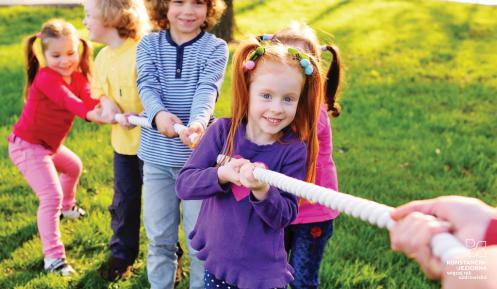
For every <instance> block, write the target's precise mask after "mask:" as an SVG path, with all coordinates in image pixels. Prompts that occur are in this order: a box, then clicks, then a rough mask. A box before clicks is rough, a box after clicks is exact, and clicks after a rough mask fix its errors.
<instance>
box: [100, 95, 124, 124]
mask: <svg viewBox="0 0 497 289" xmlns="http://www.w3.org/2000/svg"><path fill="white" fill-rule="evenodd" d="M100 105H101V106H102V119H103V120H104V123H116V120H115V119H114V116H115V115H116V114H117V113H121V110H120V109H119V107H118V106H117V104H116V103H115V102H114V101H112V99H110V98H109V97H108V96H102V97H101V98H100Z"/></svg>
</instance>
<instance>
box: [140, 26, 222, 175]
mask: <svg viewBox="0 0 497 289" xmlns="http://www.w3.org/2000/svg"><path fill="white" fill-rule="evenodd" d="M227 62H228V46H227V44H226V42H225V41H224V40H222V39H219V38H217V37H216V36H214V35H213V34H210V33H208V32H204V31H202V32H201V33H200V34H199V35H198V36H196V37H195V38H194V39H192V40H190V41H188V42H186V43H183V44H182V45H179V46H178V45H177V44H176V43H175V42H174V41H173V40H172V38H171V35H170V33H169V31H168V30H162V31H160V32H155V33H150V34H148V35H146V36H145V37H143V39H142V40H141V41H140V43H139V45H138V48H137V52H136V64H137V70H138V77H137V86H138V91H139V93H140V98H141V100H142V103H143V107H144V108H145V116H146V117H147V119H148V121H149V123H150V124H152V125H153V126H154V127H155V123H154V118H155V116H156V115H157V113H159V112H160V111H167V112H171V113H173V114H174V115H176V116H177V117H179V118H180V119H181V121H182V122H183V124H185V125H189V124H191V123H192V122H199V123H201V124H202V125H203V126H204V128H206V127H207V125H208V123H209V120H210V119H211V118H212V115H213V112H214V105H215V102H216V99H217V97H218V95H219V90H220V89H221V84H222V82H223V78H224V72H225V69H226V64H227ZM191 152H192V151H191V149H190V148H189V147H187V146H186V145H184V144H183V143H182V142H181V140H180V139H179V138H178V137H176V138H167V137H166V136H164V135H162V134H160V133H159V132H158V131H157V130H156V129H149V128H142V129H141V135H140V147H139V149H138V156H139V157H140V158H141V159H142V160H143V161H146V162H151V163H154V164H158V165H163V166H170V167H182V166H183V164H184V163H185V162H186V160H187V159H188V157H189V156H190V154H191Z"/></svg>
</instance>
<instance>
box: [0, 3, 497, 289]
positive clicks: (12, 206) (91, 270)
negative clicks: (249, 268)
mask: <svg viewBox="0 0 497 289" xmlns="http://www.w3.org/2000/svg"><path fill="white" fill-rule="evenodd" d="M234 2H235V5H236V7H235V11H236V20H237V22H238V26H239V29H238V33H237V34H238V39H242V38H243V37H245V36H246V35H248V34H260V33H264V32H265V33H268V32H272V31H274V30H276V29H278V28H280V27H282V26H284V25H286V24H288V23H289V21H291V20H302V21H306V22H308V23H310V24H311V25H312V27H313V28H315V29H316V30H317V32H318V34H319V37H320V39H321V40H322V41H323V42H330V41H334V42H335V43H336V44H338V46H339V47H340V48H341V52H342V56H343V63H344V65H345V73H346V79H345V81H344V84H345V85H344V88H343V94H342V100H341V103H342V105H343V108H344V109H343V114H342V116H340V117H339V118H337V119H334V120H332V126H333V132H334V149H335V150H334V159H335V161H336V164H337V167H338V172H339V181H340V190H341V191H343V192H347V193H350V194H353V195H357V196H360V197H365V198H368V199H372V200H375V201H378V202H381V203H385V204H387V205H391V206H396V205H399V204H402V203H404V202H407V201H409V200H413V199H419V198H429V197H433V196H437V195H445V194H459V195H468V196H475V197H478V198H481V199H483V200H484V201H486V202H488V203H491V204H493V205H495V204H496V203H497V196H496V194H495V193H496V192H497V165H496V164H497V149H496V147H497V146H496V145H495V144H496V142H495V140H496V139H497V128H496V126H495V120H496V119H497V113H496V108H497V100H496V99H495V95H497V71H496V70H495V67H497V54H496V53H495V47H496V46H497V39H496V38H495V35H496V33H497V19H496V18H495V17H494V15H495V13H496V12H497V9H496V8H494V7H487V6H475V5H465V4H456V3H448V2H438V1H415V2H414V1H413V2H402V1H331V0H321V1H315V0H300V1H296V0H295V1H292V0H280V1H267V0H256V1H254V0H238V1H234ZM53 16H58V17H63V18H65V19H67V20H69V21H71V22H72V23H73V24H75V25H76V26H77V27H78V29H80V31H81V32H82V34H83V35H87V34H86V31H85V30H84V27H83V26H82V23H81V19H82V16H83V12H82V9H81V8H80V7H77V8H60V7H41V8H32V7H3V8H0V34H1V35H2V37H1V39H0V79H2V84H1V85H0V95H1V96H2V101H3V105H2V106H1V107H0V139H2V140H4V139H5V138H6V137H7V135H8V134H9V132H10V130H11V126H12V124H13V123H14V122H15V121H16V120H17V117H18V115H19V112H20V110H21V108H22V96H21V93H22V86H23V73H22V64H23V56H22V46H21V40H22V39H23V37H24V36H26V35H27V34H29V33H33V32H35V31H37V30H38V29H39V27H40V24H41V23H42V22H43V21H45V20H46V19H48V18H50V17H53ZM229 83H230V75H229V72H228V73H227V77H226V81H225V83H224V86H223V89H222V93H221V97H220V99H219V102H218V105H217V108H216V115H217V116H225V115H228V114H229V106H230V93H229ZM66 145H67V146H68V147H69V148H71V149H73V150H74V151H75V152H76V153H77V154H78V155H79V156H81V158H82V160H83V162H84V164H85V171H84V174H83V176H82V179H81V184H80V186H79V190H78V200H79V202H80V203H81V205H82V206H84V207H85V208H87V209H88V211H89V212H90V214H89V217H88V218H87V219H85V220H83V221H77V222H66V221H65V222H63V225H62V236H63V242H64V243H65V244H66V247H67V254H68V258H69V259H70V260H71V261H72V262H73V263H74V266H75V267H76V268H77V270H78V271H79V275H78V276H76V277H72V278H68V279H63V278H60V277H56V276H50V275H46V274H44V273H43V272H42V255H41V245H40V240H39V237H38V234H37V229H36V209H37V199H36V197H35V195H34V194H33V193H32V192H31V190H30V188H29V187H28V185H27V184H26V182H25V181H24V180H23V178H22V176H21V175H20V174H19V172H18V171H17V169H16V168H15V167H14V166H13V165H12V164H11V162H10V160H9V158H8V154H7V142H6V141H1V142H0V151H1V152H2V153H1V157H0V176H1V177H0V219H1V220H2V221H1V222H0V244H1V246H0V288H142V287H146V286H148V283H147V278H146V272H145V258H144V256H145V255H144V252H145V251H146V238H145V237H144V236H145V235H144V232H143V234H142V236H143V237H142V242H141V249H142V250H141V255H140V258H139V260H138V262H137V263H136V265H135V266H134V272H135V275H134V276H133V278H131V279H130V280H127V281H121V282H117V283H106V282H104V281H103V280H101V279H100V277H98V274H97V272H96V269H97V268H98V266H99V265H100V264H101V263H102V262H104V260H105V259H106V257H107V256H108V250H107V249H106V247H107V244H108V240H109V238H110V226H109V224H110V221H109V220H110V219H109V214H108V212H107V209H106V208H107V206H108V205H109V204H110V200H111V196H112V166H111V162H112V158H111V157H112V149H111V146H110V141H109V128H108V127H98V126H95V125H89V124H84V123H83V122H81V121H79V120H78V121H76V124H75V127H74V129H73V131H72V132H71V134H70V136H69V138H68V139H67V141H66ZM322 282H323V286H322V288H437V287H439V284H438V283H437V282H430V281H428V280H427V279H425V278H424V276H423V274H422V273H421V272H420V270H419V269H418V267H417V265H416V264H415V263H414V262H411V261H409V260H408V259H407V258H405V257H404V256H402V255H400V254H397V253H393V252H392V251H391V250H390V249H389V241H388V234H387V232H386V231H385V230H380V229H377V228H375V227H373V226H370V225H368V224H366V223H364V222H362V221H359V220H356V219H353V218H351V217H348V216H345V215H342V216H340V217H339V218H338V219H337V221H336V223H335V233H334V236H333V238H332V240H331V242H330V243H329V245H328V247H327V251H326V256H325V261H324V263H323V267H322ZM182 285H183V286H182V287H181V288H186V286H185V283H183V284H182Z"/></svg>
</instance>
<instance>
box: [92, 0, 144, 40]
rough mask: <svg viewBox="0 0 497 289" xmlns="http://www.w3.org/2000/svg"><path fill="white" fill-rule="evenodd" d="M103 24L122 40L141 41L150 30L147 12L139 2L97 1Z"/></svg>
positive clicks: (125, 0) (135, 0) (137, 0)
mask: <svg viewBox="0 0 497 289" xmlns="http://www.w3.org/2000/svg"><path fill="white" fill-rule="evenodd" d="M96 6H97V7H98V8H99V9H98V10H99V11H100V14H101V17H102V21H103V24H104V25H105V26H107V27H113V28H116V29H117V33H118V34H119V36H120V37H122V38H132V39H139V38H140V37H141V36H142V34H143V33H144V32H145V31H146V29H147V28H148V26H149V25H148V22H147V21H148V19H147V12H146V10H145V7H144V6H143V2H142V1H139V0H97V1H96Z"/></svg>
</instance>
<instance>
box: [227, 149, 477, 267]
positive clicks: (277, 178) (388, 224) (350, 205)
mask: <svg viewBox="0 0 497 289" xmlns="http://www.w3.org/2000/svg"><path fill="white" fill-rule="evenodd" d="M223 159H228V157H225V156H223V155H219V156H218V158H217V160H218V163H221V162H222V160H223ZM254 177H255V178H256V179H257V180H259V181H260V182H264V183H267V184H269V185H271V186H274V187H277V188H278V189H280V190H283V191H285V192H288V193H291V194H294V195H296V196H298V197H301V198H305V199H307V200H309V201H311V202H315V203H319V204H321V205H323V206H325V207H328V208H331V209H334V210H337V211H339V212H343V213H346V214H348V215H351V216H352V217H354V218H359V219H361V220H363V221H366V222H369V223H371V224H373V225H376V226H378V227H380V228H388V229H390V228H392V227H393V225H395V221H394V220H392V219H391V218H390V213H391V212H392V210H393V208H392V207H389V206H386V205H383V204H380V203H376V202H373V201H370V200H366V199H362V198H359V197H354V196H351V195H348V194H344V193H340V192H336V191H334V190H331V189H328V188H325V187H321V186H318V185H315V184H311V183H306V182H304V181H301V180H297V179H294V178H291V177H288V176H285V175H283V174H281V173H278V172H274V171H270V170H267V169H263V168H255V169H254ZM431 248H432V252H433V254H434V255H435V256H437V257H438V258H440V260H442V261H443V262H447V261H448V260H451V259H453V258H456V257H458V256H462V255H463V254H466V253H467V252H468V249H467V248H466V247H464V245H463V244H461V242H459V240H458V239H456V237H454V236H453V235H451V234H449V233H440V234H437V235H435V236H434V237H433V239H432V240H431Z"/></svg>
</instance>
